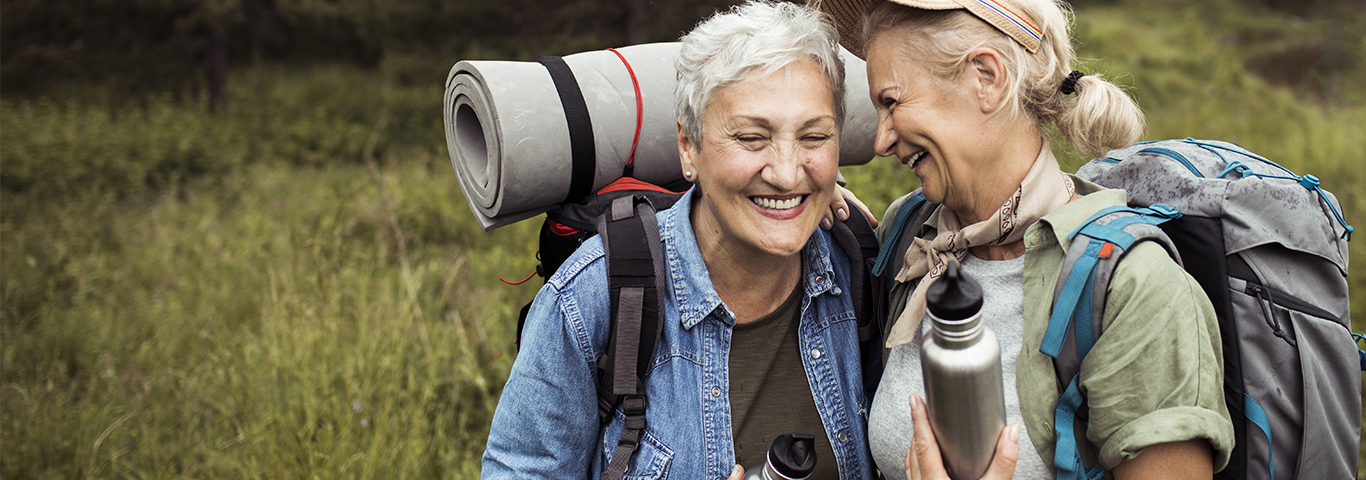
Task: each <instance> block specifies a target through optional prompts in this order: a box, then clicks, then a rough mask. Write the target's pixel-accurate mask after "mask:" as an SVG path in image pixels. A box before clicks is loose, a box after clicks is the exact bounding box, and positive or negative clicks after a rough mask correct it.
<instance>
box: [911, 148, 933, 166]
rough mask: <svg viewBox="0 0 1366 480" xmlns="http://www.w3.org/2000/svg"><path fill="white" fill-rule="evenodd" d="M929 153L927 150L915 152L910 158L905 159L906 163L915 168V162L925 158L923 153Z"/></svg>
mask: <svg viewBox="0 0 1366 480" xmlns="http://www.w3.org/2000/svg"><path fill="white" fill-rule="evenodd" d="M929 153H930V151H929V150H921V151H919V152H916V153H915V154H914V155H911V158H910V159H908V160H907V161H906V164H907V165H910V166H911V168H915V164H917V163H920V161H921V160H923V159H924V158H925V155H929Z"/></svg>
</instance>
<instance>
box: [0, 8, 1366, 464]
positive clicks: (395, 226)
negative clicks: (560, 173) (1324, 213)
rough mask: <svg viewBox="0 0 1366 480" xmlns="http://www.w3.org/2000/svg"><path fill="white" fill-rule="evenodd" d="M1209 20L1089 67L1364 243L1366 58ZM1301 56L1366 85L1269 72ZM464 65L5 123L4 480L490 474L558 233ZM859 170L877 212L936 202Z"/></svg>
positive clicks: (1133, 32)
mask: <svg viewBox="0 0 1366 480" xmlns="http://www.w3.org/2000/svg"><path fill="white" fill-rule="evenodd" d="M1159 3H1162V5H1166V6H1175V5H1181V4H1182V2H1175V1H1168V0H1161V1H1160V2H1159ZM1185 3H1192V2H1185ZM1208 5H1212V6H1201V5H1195V6H1189V7H1182V8H1179V9H1167V10H1163V9H1157V8H1127V9H1126V8H1120V7H1106V8H1093V9H1090V10H1086V11H1083V12H1081V13H1080V14H1079V16H1078V26H1077V32H1078V39H1079V40H1081V41H1082V42H1083V43H1084V45H1082V46H1081V47H1080V52H1081V53H1082V54H1083V55H1084V56H1086V57H1088V58H1090V59H1091V60H1089V62H1088V63H1087V65H1086V68H1085V70H1087V71H1090V72H1099V73H1104V74H1107V75H1108V76H1110V77H1112V78H1116V79H1117V81H1119V82H1120V83H1123V84H1125V85H1128V86H1130V87H1131V88H1132V93H1133V94H1134V95H1135V96H1136V97H1137V98H1138V99H1139V102H1140V104H1141V105H1143V106H1144V108H1145V110H1146V111H1147V114H1148V119H1149V127H1148V130H1147V134H1146V135H1145V138H1149V139H1155V138H1171V137H1186V136H1193V137H1204V138H1221V139H1228V140H1232V141H1235V142H1238V143H1240V144H1242V145H1243V146H1245V147H1248V148H1250V149H1252V150H1253V151H1257V152H1259V153H1262V154H1263V155H1265V156H1267V157H1269V158H1271V159H1273V160H1276V161H1278V162H1280V163H1282V164H1283V165H1285V166H1287V167H1290V168H1291V169H1293V170H1295V171H1296V172H1299V173H1314V174H1315V175H1317V176H1318V177H1319V178H1321V179H1323V186H1324V187H1325V188H1327V189H1329V190H1330V191H1333V192H1335V193H1336V194H1337V195H1338V197H1339V199H1340V200H1341V201H1342V204H1343V206H1344V209H1345V210H1346V212H1347V219H1348V221H1349V223H1352V224H1354V225H1357V226H1358V227H1361V226H1363V225H1366V216H1363V212H1366V167H1363V160H1364V159H1363V156H1366V155H1363V153H1362V152H1366V93H1363V92H1366V85H1364V84H1366V74H1363V68H1364V67H1363V65H1364V64H1366V43H1363V42H1362V41H1361V38H1360V35H1358V36H1357V37H1353V38H1355V40H1352V39H1351V38H1349V39H1348V40H1346V41H1343V40H1341V39H1339V38H1337V37H1334V36H1333V35H1335V34H1334V33H1333V32H1335V31H1336V30H1334V28H1338V27H1333V25H1337V24H1329V25H1328V26H1325V25H1326V24H1325V23H1324V22H1323V21H1318V22H1319V23H1314V22H1315V21H1314V20H1304V19H1296V18H1291V17H1286V16H1268V15H1256V14H1252V13H1247V12H1241V13H1240V11H1239V10H1238V9H1236V8H1225V7H1228V6H1229V5H1228V4H1226V3H1221V2H1213V3H1211V4H1208ZM1202 8H1209V9H1211V10H1218V9H1221V8H1222V10H1220V11H1219V12H1216V13H1212V12H1211V11H1207V10H1202ZM1353 22H1355V23H1353ZM1340 23H1344V24H1345V25H1347V27H1344V28H1348V31H1357V32H1359V31H1362V30H1363V27H1366V22H1363V21H1362V20H1361V19H1359V18H1354V17H1349V18H1348V19H1347V20H1342V21H1341V22H1340ZM1329 27H1332V28H1329ZM1352 29H1355V30H1352ZM1296 42H1301V43H1302V42H1310V43H1313V42H1317V43H1318V44H1320V45H1323V46H1324V47H1323V48H1324V51H1329V50H1330V49H1329V48H1328V47H1330V46H1335V45H1339V44H1345V45H1347V46H1348V47H1350V48H1346V47H1343V48H1339V49H1340V50H1342V52H1339V53H1335V55H1346V58H1348V60H1350V61H1344V63H1343V64H1344V65H1348V66H1349V67H1342V68H1343V70H1342V71H1341V72H1338V73H1337V76H1336V77H1334V76H1332V75H1328V76H1326V77H1324V78H1329V79H1330V81H1327V82H1326V83H1323V82H1320V83H1314V81H1313V80H1307V81H1302V82H1301V83H1299V84H1294V86H1293V87H1287V86H1273V84H1271V83H1268V82H1267V81H1264V80H1263V79H1262V78H1260V77H1258V76H1254V75H1252V74H1250V73H1249V70H1255V68H1254V67H1256V66H1257V65H1258V63H1257V62H1259V61H1261V60H1259V59H1261V58H1263V57H1265V56H1267V55H1271V56H1272V57H1273V58H1275V55H1274V54H1275V53H1276V52H1279V51H1282V50H1286V51H1291V52H1294V51H1296V50H1294V48H1292V47H1295V46H1296V45H1298V44H1299V43H1296ZM1335 48H1337V47H1335ZM1268 52H1271V53H1268ZM455 60H457V59H454V58H452V59H439V60H409V61H402V60H393V59H391V60H390V61H388V62H386V63H385V64H384V65H383V66H382V67H381V68H380V69H379V70H378V71H360V70H356V69H354V68H350V67H340V66H336V67H333V66H321V67H282V66H271V65H262V66H257V67H252V68H250V69H245V70H242V71H239V72H237V73H236V74H235V76H234V77H233V78H232V81H231V83H230V86H231V88H232V91H231V92H230V94H231V110H230V112H229V113H228V114H227V115H223V116H218V117H210V116H207V115H204V114H203V113H202V107H201V103H200V102H199V101H198V100H199V99H196V98H194V97H193V96H188V97H186V96H181V97H179V98H177V97H173V96H164V97H156V96H153V97H140V98H135V99H129V98H123V97H120V96H119V95H118V94H117V93H116V92H110V91H106V90H103V89H101V88H100V87H99V86H90V85H75V86H72V87H70V88H68V89H65V90H62V93H60V94H54V95H52V96H49V97H46V98H11V97H6V98H4V99H2V100H0V132H2V134H3V141H2V142H0V187H3V188H0V266H2V267H3V276H2V278H0V477H3V478H125V477H137V478H143V477H151V478H181V477H189V478H200V477H211V478H223V477H227V478H242V477H247V478H434V477H457V478H473V477H475V476H477V473H478V470H479V464H478V458H479V455H480V454H481V452H482V450H483V444H484V438H485V437H486V435H487V429H488V423H489V420H490V417H491V415H492V411H493V407H494V405H495V404H496V402H497V398H498V395H499V393H500V390H501V388H502V384H503V381H504V380H505V378H506V375H507V372H508V369H509V368H510V367H511V364H512V360H513V358H514V356H515V353H516V348H515V346H514V345H513V344H512V338H513V336H514V331H515V323H516V317H517V311H518V309H519V308H520V307H521V306H522V305H523V304H524V303H525V302H527V301H529V300H530V298H531V297H532V296H533V295H534V294H535V290H536V286H537V285H539V282H538V281H533V282H530V283H528V284H526V285H522V286H507V285H504V284H502V283H501V282H499V281H498V277H499V276H504V277H507V278H516V279H520V278H521V277H524V276H525V275H526V274H528V273H530V272H531V270H532V268H533V266H534V265H535V258H534V257H535V237H536V232H537V231H536V228H538V224H536V223H535V222H523V223H522V224H518V225H513V226H510V227H505V228H502V229H499V230H495V231H493V232H487V233H486V232H483V231H481V230H480V229H479V228H478V226H477V223H476V222H475V220H474V219H473V218H472V215H471V214H470V212H469V209H468V207H467V206H466V204H465V201H464V199H463V197H462V195H461V194H460V192H459V189H458V187H457V185H456V181H455V177H454V174H453V173H452V171H451V168H450V165H449V161H448V158H447V156H446V151H445V143H444V140H443V138H442V130H441V120H440V112H441V105H440V99H441V80H442V79H443V78H444V77H443V75H444V72H445V69H446V68H448V67H449V64H450V63H453V62H454V61H455ZM1320 76H1322V75H1320ZM1315 78H1318V77H1315ZM1333 78H1336V79H1337V80H1332V79H1333ZM1271 81H1273V82H1274V81H1276V80H1275V79H1272V80H1271ZM1057 144H1058V143H1055V145H1057ZM1063 158H1064V161H1065V163H1067V164H1068V166H1069V167H1070V168H1075V167H1077V166H1079V165H1080V164H1081V163H1082V162H1083V159H1081V158H1079V157H1078V156H1077V155H1075V154H1065V153H1064V155H1063ZM844 174H845V176H846V177H848V178H849V179H850V181H851V185H852V187H853V189H854V190H855V191H856V192H857V193H858V194H859V195H860V196H861V198H863V199H864V200H865V201H866V202H867V203H869V204H870V206H871V207H872V208H873V209H874V210H875V211H876V212H878V213H880V212H881V211H882V209H883V208H885V206H886V205H887V203H888V202H889V201H890V200H891V199H892V198H895V196H897V195H899V194H901V193H904V192H905V191H908V190H910V189H912V188H914V186H915V185H914V184H915V180H914V177H913V176H912V175H910V173H909V172H908V171H906V170H905V169H904V168H903V167H900V166H899V165H897V164H895V163H894V162H891V161H887V160H881V161H874V162H873V163H871V164H870V165H868V166H863V167H851V168H845V169H844ZM1360 241H1361V240H1360V239H1358V242H1360ZM1363 252H1366V249H1362V248H1354V249H1353V250H1352V253H1351V255H1352V263H1353V264H1355V265H1358V267H1356V268H1355V269H1354V270H1353V271H1352V273H1351V275H1350V277H1349V281H1350V284H1351V288H1352V295H1353V302H1352V303H1353V310H1354V318H1356V319H1358V320H1356V324H1357V326H1356V328H1355V330H1357V331H1366V325H1363V320H1361V319H1363V318H1366V317H1363V315H1366V310H1363V309H1364V308H1366V294H1363V293H1362V292H1366V273H1363V270H1362V269H1361V268H1360V267H1359V265H1362V264H1363V263H1362V262H1364V261H1366V253H1363Z"/></svg>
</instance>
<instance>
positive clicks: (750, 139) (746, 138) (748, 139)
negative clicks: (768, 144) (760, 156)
mask: <svg viewBox="0 0 1366 480" xmlns="http://www.w3.org/2000/svg"><path fill="white" fill-rule="evenodd" d="M735 139H736V140H739V141H740V143H747V144H754V143H759V142H762V141H764V137H763V136H762V135H738V136H736V137H735Z"/></svg>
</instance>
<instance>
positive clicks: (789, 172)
mask: <svg viewBox="0 0 1366 480" xmlns="http://www.w3.org/2000/svg"><path fill="white" fill-rule="evenodd" d="M803 153H804V151H803V149H801V148H796V146H795V145H788V146H784V147H780V148H776V149H774V152H773V157H772V158H771V159H770V161H769V162H768V165H766V166H764V170H763V172H762V174H761V175H762V178H763V179H764V181H765V182H768V184H770V185H773V186H774V187H776V188H778V189H780V190H788V189H793V188H796V187H797V184H798V183H800V179H801V175H802V167H803V165H804V164H805V163H806V158H805V157H804V155H803Z"/></svg>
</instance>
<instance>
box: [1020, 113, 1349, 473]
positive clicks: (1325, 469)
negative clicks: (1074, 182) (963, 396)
mask: <svg viewBox="0 0 1366 480" xmlns="http://www.w3.org/2000/svg"><path fill="white" fill-rule="evenodd" d="M1077 175H1078V176H1080V177H1082V178H1084V179H1087V180H1089V181H1092V182H1095V183H1097V184H1100V185H1102V186H1106V187H1110V188H1119V189H1124V190H1125V191H1126V192H1127V194H1128V203H1129V205H1130V208H1123V207H1120V208H1114V209H1108V210H1105V211H1101V212H1099V213H1097V214H1096V215H1095V216H1093V217H1092V219H1091V220H1090V221H1089V222H1088V223H1087V224H1086V225H1084V226H1083V227H1081V228H1079V229H1078V230H1077V231H1076V232H1073V234H1072V235H1073V240H1072V242H1071V247H1070V248H1069V250H1068V256H1067V262H1066V263H1065V264H1064V266H1063V270H1062V274H1061V278H1059V280H1058V284H1057V288H1056V294H1055V303H1054V309H1053V316H1052V318H1050V322H1049V328H1048V333H1047V334H1046V335H1045V337H1044V347H1043V350H1044V353H1046V354H1049V355H1050V356H1052V357H1054V359H1055V360H1054V361H1055V365H1056V366H1057V371H1058V379H1059V381H1060V383H1061V385H1070V388H1068V389H1067V390H1066V391H1064V393H1063V395H1062V397H1061V398H1060V399H1059V401H1058V403H1059V410H1060V412H1061V413H1059V414H1058V417H1057V418H1056V419H1055V421H1056V422H1057V423H1056V425H1057V427H1058V428H1057V431H1058V433H1059V435H1058V449H1057V451H1058V452H1057V456H1056V457H1055V459H1054V465H1055V466H1056V467H1058V474H1059V475H1058V476H1059V478H1097V477H1098V476H1099V475H1100V474H1101V473H1102V472H1100V471H1099V470H1098V469H1086V468H1085V467H1083V466H1082V465H1081V461H1080V457H1079V456H1077V454H1076V446H1075V445H1074V444H1073V443H1074V438H1073V432H1071V430H1070V425H1071V423H1072V422H1073V418H1072V417H1073V415H1074V414H1075V415H1077V416H1079V417H1081V418H1085V413H1086V407H1085V398H1084V397H1082V396H1081V395H1080V393H1078V392H1077V391H1076V381H1075V378H1076V374H1077V372H1078V371H1080V363H1081V359H1082V358H1084V357H1085V352H1086V351H1088V350H1089V346H1090V344H1092V343H1094V340H1095V337H1096V336H1097V335H1100V334H1101V333H1102V332H1101V325H1100V319H1101V318H1102V315H1101V313H1102V312H1103V309H1104V302H1105V291H1106V287H1107V286H1108V282H1109V273H1110V272H1111V271H1113V269H1114V265H1115V262H1117V261H1118V260H1119V259H1120V258H1122V256H1123V252H1124V251H1125V250H1127V249H1128V248H1129V247H1130V246H1132V245H1133V244H1134V243H1136V242H1141V241H1149V240H1151V241H1156V242H1158V243H1159V244H1161V245H1163V246H1164V247H1165V248H1166V249H1167V250H1168V252H1169V253H1171V255H1172V257H1173V258H1175V259H1176V260H1177V262H1178V263H1181V264H1182V266H1183V267H1185V269H1186V271H1187V272H1189V273H1190V274H1191V276H1192V277H1194V278H1195V279H1196V280H1197V281H1198V282H1199V283H1200V285H1201V287H1202V288H1203V289H1204V290H1205V293H1206V295H1208V296H1209V298H1210V301H1211V302H1212V303H1213V305H1214V309H1215V312H1216V314H1217V316H1218V319H1219V329H1220V335H1221V337H1222V343H1223V354H1224V397H1225V400H1226V401H1227V404H1228V409H1229V414H1230V415H1231V416H1232V418H1233V426H1234V432H1235V441H1236V443H1235V446H1234V449H1233V456H1232V458H1231V460H1230V461H1229V464H1228V467H1226V468H1225V469H1224V470H1223V471H1221V472H1219V473H1218V474H1217V475H1215V477H1216V478H1228V479H1290V478H1301V479H1315V480H1316V479H1329V478H1334V479H1337V478H1343V479H1345V478H1355V477H1356V472H1357V470H1356V469H1357V456H1358V453H1359V448H1360V441H1361V377H1360V376H1359V374H1360V372H1361V371H1363V370H1366V352H1362V351H1361V350H1359V349H1358V348H1357V345H1356V341H1355V339H1354V338H1353V333H1352V332H1351V320H1350V315H1351V309H1350V307H1349V301H1348V296H1347V280H1346V276H1347V259H1348V257H1347V242H1348V241H1349V240H1350V239H1351V233H1352V227H1351V226H1348V225H1347V223H1346V221H1345V220H1344V219H1343V216H1342V210H1341V206H1340V205H1339V204H1338V201H1337V199H1336V197H1334V196H1333V195H1332V194H1331V193H1328V192H1327V191H1325V190H1323V189H1322V188H1320V187H1319V181H1318V179H1317V178H1315V177H1314V176H1312V175H1305V176H1298V175H1295V174H1294V173H1292V172H1290V171H1289V170H1287V169H1285V168H1283V167H1281V166H1279V165H1277V164H1275V163H1272V162H1271V161H1269V160H1267V159H1265V158H1262V157H1260V156H1257V155H1256V154H1253V153H1251V152H1249V151H1247V150H1244V149H1243V148H1241V147H1239V146H1237V145H1234V144H1231V143H1226V142H1218V141H1208V140H1193V139H1189V138H1188V139H1185V140H1167V141H1160V142H1146V143H1142V144H1138V145H1135V146H1133V147H1130V148H1126V149H1122V150H1114V151H1111V152H1110V153H1109V154H1108V155H1107V156H1106V158H1101V159H1096V160H1092V161H1091V162H1090V163H1088V164H1087V165H1085V166H1083V167H1082V168H1081V169H1080V170H1078V172H1077ZM1169 205H1170V206H1169ZM1106 244H1109V245H1108V246H1107V245H1106ZM1102 252H1103V253H1102ZM1064 427H1067V431H1064Z"/></svg>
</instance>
